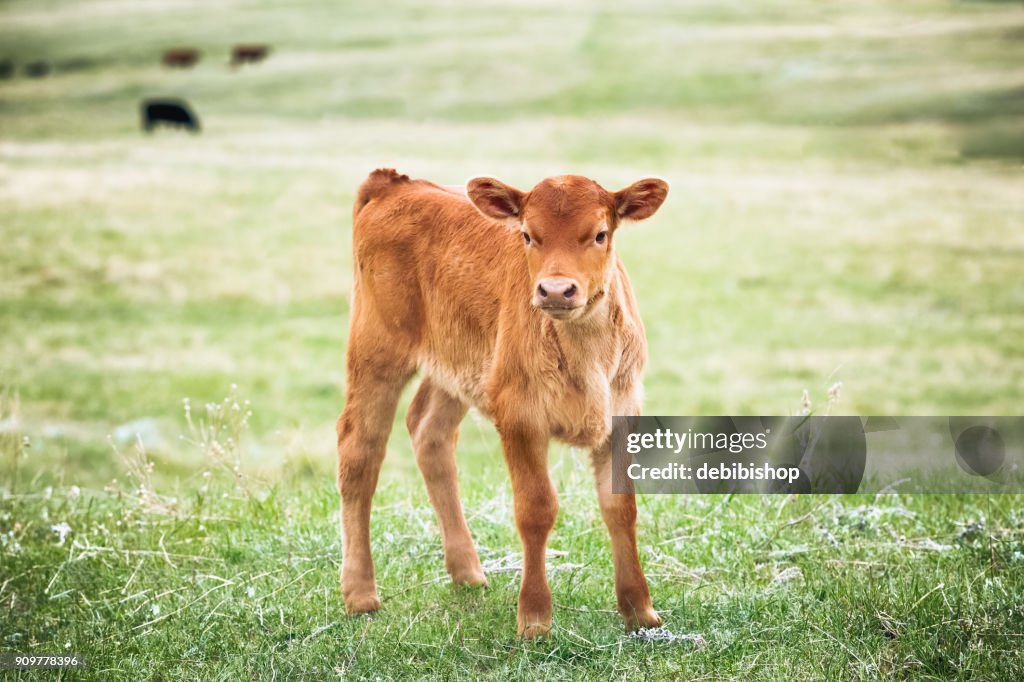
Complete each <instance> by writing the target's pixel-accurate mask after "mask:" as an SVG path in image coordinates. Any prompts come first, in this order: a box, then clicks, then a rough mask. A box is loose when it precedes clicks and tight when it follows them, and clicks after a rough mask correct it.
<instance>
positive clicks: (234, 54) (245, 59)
mask: <svg viewBox="0 0 1024 682" xmlns="http://www.w3.org/2000/svg"><path fill="white" fill-rule="evenodd" d="M269 54H270V46H269V45H256V44H253V45H235V46H234V47H233V48H232V49H231V66H241V65H242V64H257V63H259V62H262V61H263V60H264V59H266V58H267V55H269Z"/></svg>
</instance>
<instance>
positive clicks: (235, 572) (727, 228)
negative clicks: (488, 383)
mask: <svg viewBox="0 0 1024 682" xmlns="http://www.w3.org/2000/svg"><path fill="white" fill-rule="evenodd" d="M1022 36H1024V13H1022V12H1021V8H1020V5H1019V3H1012V2H980V1H966V0H964V1H959V2H957V1H943V0H910V1H907V2H900V3H888V2H882V1H881V0H857V1H855V2H849V3H843V4H841V5H829V6H826V5H822V4H821V3H816V2H811V1H810V0H799V1H798V2H782V1H781V0H762V1H759V2H752V3H738V4H722V3H714V2H710V1H697V2H689V3H685V4H679V5H674V4H671V3H657V2H641V3H630V4H629V6H628V7H626V6H625V5H622V4H616V3H610V2H609V3H584V2H574V3H569V4H567V5H565V6H559V7H555V6H552V5H549V4H546V3H537V2H528V1H524V2H521V3H512V4H509V3H473V4H461V3H452V2H443V1H436V2H428V3H417V4H405V3H393V2H387V1H385V2H376V3H357V4H355V5H352V4H339V3H334V2H328V1H326V0H309V1H306V2H303V3H286V2H270V1H255V2H238V3H223V4H221V3H217V4H211V3H200V2H191V1H188V0H181V1H180V2H160V3H126V2H118V1H114V0H89V1H85V2H71V1H70V0H56V1H54V2H47V3H42V2H29V1H27V0H10V1H8V2H5V3H3V4H2V5H0V61H4V60H7V59H10V60H13V62H14V63H15V65H16V68H15V74H14V76H13V77H12V78H9V79H4V80H0V471H3V474H2V476H0V606H2V608H0V651H4V652H6V651H23V652H39V653H42V652H49V653H54V652H63V651H75V652H78V653H81V654H83V655H84V656H85V657H86V659H87V660H88V661H89V664H90V667H89V668H88V669H87V670H86V671H84V673H82V674H84V676H86V677H103V678H107V677H113V678H116V679H123V678H133V679H161V678H166V677H173V678H179V677H187V678H202V679H237V678H239V677H241V678H254V679H273V678H275V677H279V678H282V679H295V678H308V679H323V678H326V677H332V676H338V675H341V676H344V677H346V678H347V677H357V678H358V677H366V678H380V679H397V678H401V677H404V676H410V675H417V676H426V677H436V678H439V679H451V678H467V679H479V678H487V677H492V678H495V679H504V678H507V677H509V676H513V675H519V676H523V677H533V678H548V679H555V678H559V679H560V678H596V679H606V678H609V677H612V678H617V679H618V678H629V679H634V678H643V677H650V678H655V677H660V676H679V677H685V678H700V677H704V678H733V677H742V678H747V679H794V678H800V677H826V678H834V677H840V678H844V679H845V678H852V679H870V678H878V677H906V678H925V679H935V678H955V679H1014V678H1021V677H1024V656H1022V655H1021V653H1020V652H1021V650H1022V638H1024V610H1022V607H1021V600H1020V595H1021V594H1022V592H1024V505H1022V503H1021V501H1020V498H1019V497H1017V496H996V497H984V496H960V497H956V496H900V495H892V496H883V497H878V498H875V497H866V496H853V497H807V496H805V497H783V496H779V497H765V498H758V497H732V498H723V497H713V496H705V497H686V498H684V497H674V496H647V497H644V498H641V499H640V500H639V501H638V503H639V506H640V531H639V532H640V545H641V558H642V560H643V561H644V564H645V567H646V569H647V572H648V577H649V578H650V582H651V590H652V594H653V597H654V602H655V606H656V608H658V609H659V611H660V613H661V614H662V616H663V617H665V621H666V628H667V631H666V633H662V635H663V637H665V638H664V639H662V640H658V641H644V640H638V639H635V638H631V637H628V636H626V635H624V633H623V632H622V630H621V624H620V621H619V620H618V617H617V615H616V614H615V613H614V596H613V592H612V584H611V564H610V557H609V554H608V543H607V539H606V535H605V532H604V528H603V524H602V523H601V520H600V514H599V513H598V510H597V506H596V499H595V497H596V496H595V495H594V493H593V491H592V487H591V482H590V474H589V467H588V465H587V459H586V454H585V453H581V452H574V451H572V450H571V449H569V448H561V447H556V448H554V449H553V451H552V469H553V472H554V478H555V480H556V484H557V486H558V489H559V495H560V499H561V508H562V513H561V514H560V516H559V521H558V523H557V525H556V527H555V531H554V533H553V535H552V538H551V543H550V547H551V550H552V551H551V553H550V557H549V566H550V571H551V573H550V576H551V583H552V590H553V592H554V599H555V614H554V616H555V629H554V631H553V633H552V635H551V636H550V637H549V638H547V639H544V640H541V641H538V642H531V643H524V642H523V641H520V640H519V639H518V638H517V637H516V636H515V598H516V588H517V584H518V575H517V565H518V564H517V562H518V561H519V545H518V541H517V539H516V537H515V533H514V529H513V525H512V516H511V498H510V491H509V485H508V481H507V475H506V472H505V467H504V463H503V461H502V456H501V452H500V448H499V442H498V438H497V435H496V433H495V432H494V429H493V428H492V427H491V426H490V425H489V424H488V423H486V422H485V421H484V420H483V419H482V418H480V417H479V416H478V415H476V414H475V413H471V414H470V415H469V417H467V419H466V421H465V423H464V424H463V427H462V432H461V441H460V447H459V466H460V471H461V485H462V491H463V497H464V502H465V506H466V512H467V518H468V520H469V524H470V527H471V530H472V531H473V533H474V537H475V539H476V541H477V543H478V546H479V549H480V553H481V558H482V559H483V561H484V565H485V568H486V569H488V570H489V576H490V582H491V585H490V588H489V589H487V590H484V591H463V590H453V589H452V588H451V587H450V586H449V585H448V583H447V581H446V579H445V577H446V576H445V573H444V568H443V562H442V559H441V547H440V541H439V539H438V537H437V532H436V524H435V523H434V519H433V514H432V511H431V510H430V508H429V505H428V502H427V498H426V494H425V491H424V489H423V484H422V482H421V481H420V479H419V475H418V472H417V471H416V467H415V464H414V461H413V457H412V453H411V449H410V444H409V440H408V436H407V435H406V433H405V427H404V423H403V419H404V409H405V406H406V404H407V402H408V399H409V398H410V397H411V395H412V391H413V386H412V385H411V386H410V388H409V390H408V391H407V392H406V398H405V399H404V400H403V403H402V405H401V406H400V410H399V415H398V418H397V420H396V428H395V431H394V433H393V436H392V439H391V441H390V444H389V454H388V458H387V459H386V461H385V463H384V470H383V473H382V483H381V486H380V488H379V490H378V494H377V498H376V499H377V502H376V506H375V515H374V550H375V557H376V563H377V573H378V582H379V588H380V591H381V595H382V597H383V599H384V607H383V610H382V611H381V612H380V613H379V614H378V615H376V616H374V617H372V618H365V617H364V618H349V617H346V616H345V614H344V611H343V608H342V603H341V599H340V596H339V594H338V590H337V569H338V565H339V562H340V550H339V542H338V532H337V516H336V511H337V495H336V492H335V490H334V441H335V435H334V420H335V419H336V417H337V415H338V412H339V411H340V409H341V405H342V396H343V387H344V366H343V353H344V348H345V336H346V333H347V310H348V296H349V293H350V285H351V281H352V279H351V256H350V228H351V215H350V214H351V204H352V199H353V194H354V191H355V188H356V186H357V185H358V183H359V182H360V181H361V180H362V179H363V178H364V177H365V176H366V174H367V173H368V172H369V171H370V170H372V169H373V168H375V167H378V166H393V167H396V168H398V169H399V170H400V171H401V172H404V173H408V174H410V175H412V176H414V177H423V178H428V179H431V180H434V181H437V182H440V183H446V184H456V183H461V182H463V181H465V180H466V179H467V178H469V177H472V176H475V175H485V174H489V175H494V176H496V177H498V178H500V179H502V180H504V181H506V182H509V183H511V184H514V185H517V186H519V187H522V188H528V187H530V186H532V185H533V184H534V183H535V182H536V181H537V180H539V179H540V178H542V177H544V176H547V175H552V174H556V173H564V172H572V173H578V174H582V175H588V176H590V177H593V178H594V179H596V180H598V181H599V182H601V183H602V184H603V185H604V186H606V187H608V188H610V189H617V188H619V187H622V186H625V185H626V184H628V183H629V182H632V181H633V180H636V179H639V178H640V177H643V176H645V175H658V176H661V177H664V178H666V179H667V180H668V181H669V182H670V183H671V185H672V191H671V193H670V195H669V198H668V201H667V202H666V204H665V205H664V206H663V207H662V209H661V211H659V213H658V215H657V216H655V217H654V218H652V219H651V220H650V221H647V222H645V223H642V224H638V225H635V226H632V227H627V228H625V229H624V230H623V232H621V233H620V234H619V235H618V236H617V238H616V239H617V248H618V249H619V253H620V254H621V256H622V258H623V260H624V261H625V264H626V266H627V268H628V269H629V272H630V275H631V278H632V281H633V286H634V289H635V291H636V295H637V299H638V303H639V306H640V311H641V314H642V316H643V319H644V323H645V325H646V328H647V334H648V341H649V344H650V362H649V365H648V371H647V375H646V382H645V385H646V390H647V400H646V410H645V411H646V413H647V414H791V413H795V412H797V411H799V410H800V408H801V394H802V392H803V391H804V390H805V389H806V390H807V391H808V393H809V395H810V397H811V400H812V402H813V404H814V406H815V408H818V409H823V408H824V407H825V406H826V403H827V390H828V388H829V387H830V386H832V385H833V384H834V383H835V382H837V381H841V382H842V383H843V388H842V394H841V398H840V399H839V401H838V402H836V403H834V404H833V405H831V408H830V409H831V411H832V412H833V413H841V414H864V415H867V414H892V415H929V414H934V415H946V414H949V415H955V414H964V415H966V414H979V415H983V414H984V415H1012V414H1020V412H1021V405H1022V404H1024V344H1022V343H1021V338H1024V282H1022V279H1021V274H1020V273H1021V271H1022V268H1024V230H1022V227H1024V192H1022V191H1021V188H1022V183H1021V179H1022V177H1021V170H1022V162H1024V122H1022V121H1024V68H1022V66H1021V64H1024V41H1022V40H1021V38H1022ZM236 43H265V44H268V45H271V46H272V48H273V50H272V52H271V53H270V55H269V56H268V57H267V59H266V60H265V61H263V62H261V63H259V64H250V65H246V66H245V67H243V68H240V69H236V70H233V69H231V68H229V65H228V62H229V59H230V55H231V46H232V45H234V44H236ZM178 46H189V47H195V48H198V49H199V50H201V51H202V55H203V57H202V59H201V60H200V61H199V62H198V63H197V64H196V65H195V66H194V67H193V68H191V69H187V70H180V69H168V68H165V67H163V66H161V63H160V61H161V55H162V53H163V51H164V50H165V49H166V48H169V47H178ZM38 60H46V61H47V62H49V63H50V64H51V65H52V67H53V70H52V73H51V74H50V75H48V76H46V77H43V78H27V77H25V76H23V75H22V72H21V69H22V67H23V66H24V65H25V64H27V63H30V62H34V61H38ZM147 97H176V98H182V99H185V100H187V101H188V102H189V103H190V104H191V105H192V106H193V107H194V108H195V110H196V112H197V113H198V115H199V117H200V118H201V119H202V122H203V129H202V133H201V134H197V135H190V134H188V133H185V132H181V131H174V130H157V131H156V132H154V133H153V134H151V135H146V134H144V133H143V132H142V131H141V129H140V120H139V102H140V100H142V99H143V98H147ZM236 406H237V407H236ZM55 529H56V530H55ZM668 633H674V634H675V635H700V638H699V640H701V641H702V642H703V644H702V643H701V641H697V640H698V638H697V637H682V638H678V639H675V640H671V639H668ZM78 674H80V673H73V674H71V675H69V676H74V675H78ZM23 676H25V677H27V676H28V674H27V673H23Z"/></svg>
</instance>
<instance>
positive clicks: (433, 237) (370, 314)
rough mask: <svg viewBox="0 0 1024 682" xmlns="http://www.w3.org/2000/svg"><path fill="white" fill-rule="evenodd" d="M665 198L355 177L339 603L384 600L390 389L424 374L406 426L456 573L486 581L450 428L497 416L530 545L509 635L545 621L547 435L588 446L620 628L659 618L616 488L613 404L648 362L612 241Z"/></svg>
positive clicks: (627, 502) (549, 519) (584, 182)
mask: <svg viewBox="0 0 1024 682" xmlns="http://www.w3.org/2000/svg"><path fill="white" fill-rule="evenodd" d="M667 191H668V187H667V185H666V184H665V183H664V182H663V181H661V180H653V179H648V180H642V181H640V182H638V183H635V184H633V185H631V186H630V187H627V188H626V189H624V190H621V191H619V192H615V193H611V192H608V191H606V190H605V189H603V188H602V187H601V186H600V185H598V184H597V183H596V182H594V181H593V180H588V179H587V178H582V177H579V176H561V177H557V178H548V179H547V180H544V181H543V182H541V183H540V184H538V185H537V186H536V187H535V188H534V189H533V190H531V191H530V192H528V193H523V192H520V191H519V190H516V189H514V188H512V187H509V186H508V185H505V184H503V183H500V182H498V181H497V180H493V179H490V178H477V179H474V180H471V181H470V182H469V183H468V186H467V188H466V191H465V192H462V191H461V188H460V189H452V188H446V187H441V186H439V185H435V184H433V183H430V182H426V181H423V180H410V179H409V178H408V177H407V176H405V175H400V174H398V173H397V172H395V171H394V170H390V169H388V170H378V171H374V172H373V173H371V174H370V176H369V177H368V178H367V179H366V181H365V182H363V184H362V186H361V187H360V188H359V191H358V193H357V197H356V202H355V209H354V228H353V251H354V264H355V284H354V291H353V303H352V317H351V332H350V335H349V345H348V351H347V367H348V387H347V400H346V405H345V409H344V411H343V412H342V414H341V417H340V418H339V420H338V486H339V490H340V492H341V497H342V513H341V520H342V534H343V540H344V549H343V565H342V578H341V587H342V594H343V596H344V598H345V603H346V606H347V608H348V610H349V611H350V612H353V613H359V612H368V611H374V610H376V609H377V608H379V606H380V601H379V599H378V597H377V592H376V586H375V582H374V575H373V561H372V558H371V556H370V535H369V533H370V526H369V524H370V505H371V499H372V497H373V492H374V489H375V488H376V483H377V476H378V473H379V471H380V464H381V460H383V458H384V451H385V446H386V443H387V438H388V435H389V432H390V430H391V424H392V422H393V420H394V416H395V407H396V404H397V401H398V397H399V394H400V393H401V391H402V388H403V387H404V386H405V384H406V383H407V382H408V380H409V379H410V378H411V377H412V376H413V374H414V373H415V372H416V370H417V369H419V370H421V371H422V373H423V375H424V379H423V381H422V383H421V385H420V388H419V390H418V392H417V393H416V396H415V398H414V399H413V402H412V405H411V406H410V409H409V413H408V416H407V419H406V423H407V425H408V427H409V432H410V434H411V436H412V439H413V445H414V449H415V452H416V460H417V463H418V465H419V467H420V469H421V471H422V473H423V476H424V479H425V481H426V484H427V491H428V493H429V496H430V500H431V503H432V504H433V506H434V508H435V510H436V512H437V516H438V521H439V525H440V528H441V538H442V543H443V546H444V552H445V563H446V566H447V569H448V571H449V573H450V574H451V576H452V578H453V580H454V581H455V582H457V583H464V584H472V585H481V584H486V578H485V577H484V573H483V569H482V567H481V565H480V560H479V558H478V556H477V553H476V549H475V548H474V545H473V540H472V538H471V537H470V533H469V529H468V528H467V526H466V521H465V518H464V517H463V513H462V507H461V503H460V501H459V495H458V482H457V479H456V471H455V458H454V453H455V444H456V440H457V437H458V426H459V422H460V421H461V420H462V418H463V416H464V415H465V414H466V411H467V409H468V408H469V407H470V406H475V407H476V408H477V409H479V410H480V411H481V412H482V413H483V414H485V415H487V416H488V417H489V418H491V419H492V420H493V421H494V423H495V425H496V426H497V429H498V433H499V434H500V436H501V442H502V446H503V449H504V453H505V459H506V463H507V465H508V468H509V473H510V475H511V479H512V489H513V493H514V507H515V518H516V525H517V528H518V530H519V534H520V538H521V540H522V544H523V554H524V560H523V579H522V587H521V590H520V594H519V609H518V610H519V614H518V629H519V632H520V634H523V635H525V636H527V637H532V636H535V635H538V634H542V633H544V632H546V631H547V630H548V629H549V628H550V626H551V592H550V590H549V589H548V584H547V580H546V577H545V570H544V553H545V547H546V543H547V536H548V533H549V532H550V530H551V527H552V526H553V525H554V521H555V516H556V514H557V511H558V501H557V499H556V496H555V489H554V486H553V485H552V484H551V480H550V479H549V477H548V466H547V449H548V443H549V441H550V439H551V438H553V437H554V438H558V439H560V440H563V441H566V442H568V443H571V444H573V445H575V446H578V447H585V448H588V449H590V450H591V453H592V461H593V466H594V470H595V475H596V479H597V487H598V499H599V503H600V506H601V512H602V516H603V518H604V520H605V523H606V525H607V527H608V530H609V534H610V536H611V544H612V553H613V558H614V566H615V587H616V594H617V598H618V605H619V610H620V612H621V613H622V615H623V617H624V618H625V621H626V625H627V627H629V628H637V627H642V626H648V627H652V626H657V625H658V624H660V622H661V620H660V618H659V617H658V614H657V613H656V612H655V611H654V609H653V607H652V605H651V598H650V594H649V592H648V589H647V582H646V580H645V578H644V575H643V571H642V570H641V568H640V562H639V558H638V555H637V547H636V504H635V500H634V497H633V495H632V494H621V495H613V494H612V492H611V448H610V445H609V438H610V432H611V417H612V415H615V414H621V415H635V414H639V411H640V401H641V393H642V387H641V383H640V382H641V373H642V371H643V368H644V364H645V363H646V340H645V338H644V330H643V325H642V323H641V321H640V316H639V315H638V313H637V310H636V304H635V301H634V298H633V292H632V289H631V287H630V284H629V279H628V277H627V275H626V271H625V269H624V268H623V265H622V263H621V261H620V260H619V259H618V257H617V256H616V255H615V252H614V248H613V242H614V240H613V237H614V234H615V231H616V229H617V228H618V226H619V224H620V222H621V221H622V220H626V219H633V220H641V219H644V218H646V217H648V216H650V215H651V214H653V213H654V211H656V210H657V208H658V207H659V206H660V205H661V203H662V201H664V199H665V196H666V194H667ZM467 197H468V198H467ZM524 232H525V233H527V234H528V235H529V236H530V243H529V244H524V242H525V237H524V235H523V234H522V233H524ZM602 232H603V234H600V233H602ZM545 286H547V287H548V288H549V289H550V290H551V293H550V294H549V293H548V291H547V290H544V287H545ZM559 292H560V293H559ZM556 304H557V305H556Z"/></svg>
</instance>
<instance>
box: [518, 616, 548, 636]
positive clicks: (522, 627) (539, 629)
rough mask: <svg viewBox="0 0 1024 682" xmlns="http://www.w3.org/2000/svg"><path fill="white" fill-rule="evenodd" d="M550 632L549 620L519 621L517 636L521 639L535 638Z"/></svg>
mask: <svg viewBox="0 0 1024 682" xmlns="http://www.w3.org/2000/svg"><path fill="white" fill-rule="evenodd" d="M549 632H551V620H550V619H549V620H548V621H547V622H523V621H520V623H519V636H520V637H522V638H523V639H537V638H538V637H543V636H545V635H547V634H548V633H549Z"/></svg>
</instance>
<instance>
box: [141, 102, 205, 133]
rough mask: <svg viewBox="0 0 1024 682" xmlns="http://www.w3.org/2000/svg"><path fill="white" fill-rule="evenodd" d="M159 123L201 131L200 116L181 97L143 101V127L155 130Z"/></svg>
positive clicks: (148, 131)
mask: <svg viewBox="0 0 1024 682" xmlns="http://www.w3.org/2000/svg"><path fill="white" fill-rule="evenodd" d="M158 123H165V124H167V125H170V126H172V127H175V128H177V127H183V128H186V129H187V130H190V131H191V132H193V133H198V132H199V118H198V117H197V116H196V115H195V113H194V112H193V111H192V108H191V107H189V105H188V104H187V103H186V102H184V101H182V100H179V99H147V100H143V102H142V128H143V129H144V130H145V131H146V132H147V133H150V132H153V129H154V128H155V127H156V125H157V124H158Z"/></svg>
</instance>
